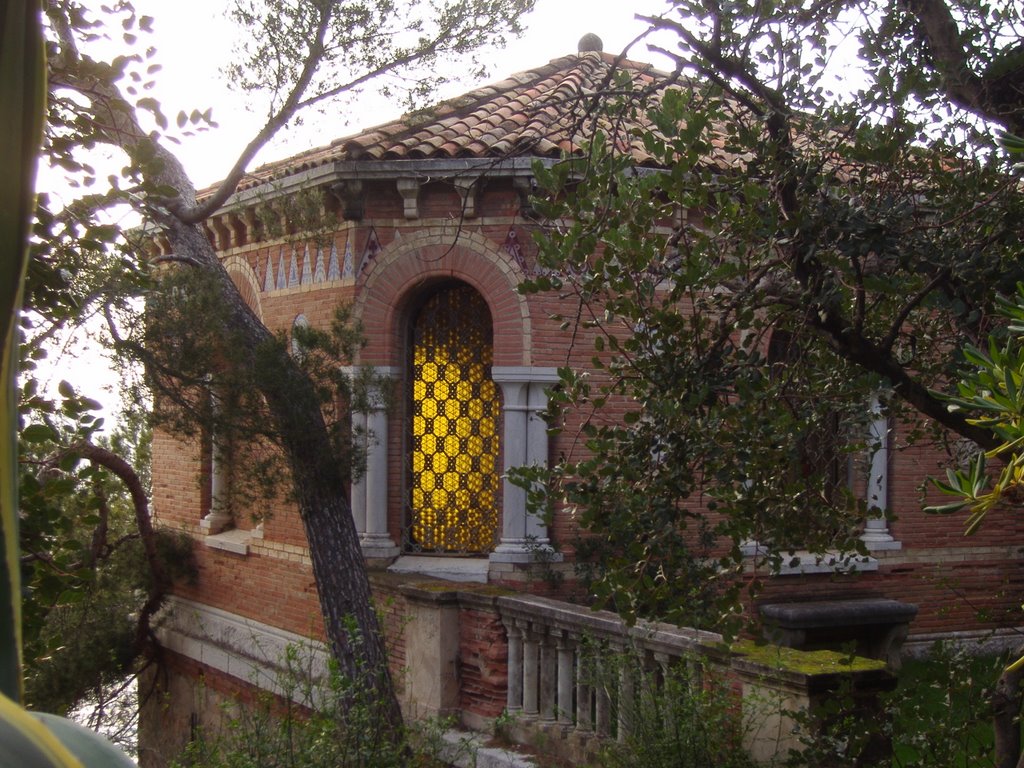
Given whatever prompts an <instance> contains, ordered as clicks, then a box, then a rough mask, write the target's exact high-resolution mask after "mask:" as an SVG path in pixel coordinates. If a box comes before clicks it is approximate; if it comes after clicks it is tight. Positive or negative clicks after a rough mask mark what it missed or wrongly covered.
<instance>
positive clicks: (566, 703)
mask: <svg viewBox="0 0 1024 768" xmlns="http://www.w3.org/2000/svg"><path fill="white" fill-rule="evenodd" d="M574 646H575V643H573V641H572V639H571V638H570V637H569V633H568V632H566V631H565V630H562V631H561V632H560V633H559V635H558V722H560V723H562V724H563V725H571V724H572V712H573V707H572V697H573V673H574V672H575V671H576V670H575V667H576V664H575V661H576V651H575V647H574Z"/></svg>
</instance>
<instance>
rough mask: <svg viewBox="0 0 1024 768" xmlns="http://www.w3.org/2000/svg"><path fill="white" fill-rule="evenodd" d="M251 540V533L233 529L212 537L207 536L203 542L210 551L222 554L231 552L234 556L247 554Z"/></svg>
mask: <svg viewBox="0 0 1024 768" xmlns="http://www.w3.org/2000/svg"><path fill="white" fill-rule="evenodd" d="M252 539H253V532H252V531H242V530H239V529H237V528H234V529H232V530H230V531H222V532H221V533H215V534H213V535H212V536H207V537H206V538H205V539H204V541H205V542H206V546H208V547H210V548H211V549H220V550H223V551H224V552H231V553H233V554H236V555H248V554H249V542H250V541H252Z"/></svg>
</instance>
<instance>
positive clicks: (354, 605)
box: [168, 223, 402, 738]
mask: <svg viewBox="0 0 1024 768" xmlns="http://www.w3.org/2000/svg"><path fill="white" fill-rule="evenodd" d="M168 237H169V239H170V242H171V246H172V248H173V249H174V252H175V254H176V255H177V256H179V257H187V258H188V259H189V261H190V262H191V263H194V264H198V265H200V268H201V269H204V270H207V271H208V272H209V273H210V274H211V275H212V276H213V277H214V278H215V279H216V280H217V281H218V285H219V288H220V291H221V295H222V296H223V299H224V302H225V305H226V306H228V307H229V308H230V312H229V313H228V321H227V322H228V323H229V324H230V325H231V328H230V331H231V333H232V337H233V339H234V340H235V341H236V342H238V343H241V344H242V345H244V347H245V350H244V351H245V352H246V354H245V355H244V356H242V357H244V358H245V359H246V360H247V361H248V364H250V365H252V366H253V367H254V368H255V367H256V366H257V365H259V366H260V367H261V368H264V369H273V371H274V375H272V376H271V375H258V376H254V377H253V379H254V380H257V381H259V382H260V392H261V394H262V395H263V397H264V399H265V400H266V402H267V405H268V407H269V410H270V416H271V419H272V420H273V422H274V425H275V429H276V432H277V433H278V434H279V436H280V440H281V447H282V449H283V450H284V452H285V454H286V457H287V460H288V463H289V466H290V469H291V472H292V479H293V484H294V490H295V495H296V498H297V500H298V506H299V513H300V515H301V517H302V523H303V527H304V529H305V533H306V539H307V541H308V543H309V551H310V557H311V559H312V562H313V576H314V578H315V579H316V585H317V592H318V595H319V599H320V608H321V611H322V613H323V619H324V628H325V632H326V634H327V640H328V643H329V644H330V647H331V651H332V653H333V655H334V658H335V659H336V660H337V662H338V664H339V667H340V671H341V672H342V674H344V675H346V676H347V677H348V678H350V679H351V680H353V681H356V682H358V683H359V684H360V685H361V686H362V690H364V691H366V692H367V693H369V694H371V697H370V698H371V699H372V704H373V706H374V708H375V709H374V714H375V715H376V716H377V717H379V718H380V721H381V722H382V723H384V724H387V725H388V726H390V727H391V731H392V734H393V735H394V736H395V737H396V738H397V737H398V736H399V735H400V734H399V729H400V727H401V724H402V714H401V709H400V708H399V704H398V698H397V696H396V695H395V689H394V684H393V681H392V679H391V673H390V670H389V668H388V659H387V647H386V643H385V639H384V636H383V633H382V631H381V628H380V624H379V621H378V619H377V613H376V611H375V610H374V607H373V601H372V594H371V591H370V580H369V576H368V575H367V572H366V565H365V562H364V560H363V555H362V550H361V548H360V546H359V537H358V534H357V532H356V527H355V521H354V520H353V519H352V512H351V507H350V506H349V502H348V499H347V498H346V496H345V490H344V489H345V483H344V476H343V473H342V467H341V464H340V461H339V459H338V457H337V456H336V455H335V451H334V449H333V446H332V444H331V441H330V438H329V435H328V431H327V427H326V425H325V423H324V419H323V415H322V413H321V411H320V403H319V400H318V398H317V396H316V393H315V391H314V388H313V384H312V382H311V381H310V379H309V378H308V376H306V374H305V373H304V372H303V371H302V370H301V369H300V368H299V367H298V366H297V365H296V364H295V361H294V360H293V359H292V358H291V356H290V355H289V354H288V353H287V351H286V350H285V349H284V348H283V347H282V345H279V344H276V343H274V340H273V338H272V336H271V334H270V332H269V331H268V330H267V329H266V327H265V326H264V325H263V324H262V323H261V322H260V321H259V319H258V318H257V317H256V316H255V315H254V314H253V313H252V311H251V310H250V309H249V307H248V306H247V305H246V304H245V302H244V300H243V299H242V297H241V295H239V293H238V290H237V289H236V288H235V285H234V283H233V282H232V281H231V278H230V277H228V275H227V272H226V271H225V270H224V269H223V267H221V265H220V262H219V260H218V259H217V257H216V253H215V252H214V250H213V248H212V246H211V245H210V243H209V241H208V240H207V239H206V236H205V234H203V232H202V230H201V228H200V226H199V225H195V224H182V223H176V224H174V225H173V226H172V227H171V228H170V230H169V231H168ZM268 351H269V352H271V353H272V354H274V355H276V357H273V358H271V359H269V360H268V359H266V355H267V352H268ZM238 357H239V356H235V357H234V358H233V359H237V358H238Z"/></svg>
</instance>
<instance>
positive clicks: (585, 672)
mask: <svg viewBox="0 0 1024 768" xmlns="http://www.w3.org/2000/svg"><path fill="white" fill-rule="evenodd" d="M577 664H578V668H577V670H576V730H578V731H590V730H593V728H594V717H593V714H592V709H591V708H592V707H593V706H594V686H593V680H594V657H593V651H592V650H591V649H590V647H589V646H584V645H581V646H580V652H579V660H578V661H577Z"/></svg>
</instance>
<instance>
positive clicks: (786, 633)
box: [759, 598, 917, 669]
mask: <svg viewBox="0 0 1024 768" xmlns="http://www.w3.org/2000/svg"><path fill="white" fill-rule="evenodd" d="M759 611H760V614H761V621H762V624H763V626H764V631H765V636H766V637H767V639H769V640H770V641H772V642H774V643H778V644H779V645H784V646H787V647H789V648H800V649H802V650H820V649H825V648H828V649H832V650H843V649H844V648H846V647H849V645H850V644H851V643H852V644H853V645H854V649H855V652H856V653H857V655H859V656H867V657H868V658H872V659H882V660H884V661H886V662H887V663H888V664H889V666H890V668H892V669H899V666H900V649H901V648H902V646H903V641H904V640H906V639H907V633H908V632H909V631H910V622H911V621H913V619H914V617H915V616H917V606H916V605H911V604H909V603H901V602H900V601H898V600H889V599H885V598H859V599H849V600H815V601H808V602H794V603H771V604H768V605H762V606H761V607H760V609H759Z"/></svg>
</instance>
